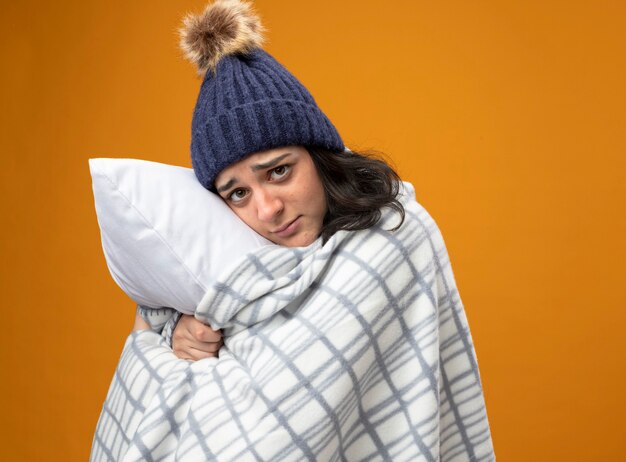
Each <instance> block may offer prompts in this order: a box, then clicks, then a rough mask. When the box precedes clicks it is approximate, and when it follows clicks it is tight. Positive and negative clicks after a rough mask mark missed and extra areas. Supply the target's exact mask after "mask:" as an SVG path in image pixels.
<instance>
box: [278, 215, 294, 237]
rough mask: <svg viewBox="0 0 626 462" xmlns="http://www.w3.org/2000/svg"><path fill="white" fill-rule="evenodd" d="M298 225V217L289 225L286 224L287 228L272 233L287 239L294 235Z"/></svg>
mask: <svg viewBox="0 0 626 462" xmlns="http://www.w3.org/2000/svg"><path fill="white" fill-rule="evenodd" d="M299 224H300V217H298V218H296V219H295V220H293V221H292V222H291V223H289V224H287V226H284V227H282V228H279V229H278V230H276V231H274V234H276V235H277V236H280V237H289V236H291V235H292V234H294V233H295V232H296V231H298V226H299Z"/></svg>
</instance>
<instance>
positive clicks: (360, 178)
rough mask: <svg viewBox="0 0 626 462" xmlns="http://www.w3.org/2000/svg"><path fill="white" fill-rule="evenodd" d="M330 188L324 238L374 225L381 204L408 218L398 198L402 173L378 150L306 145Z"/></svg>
mask: <svg viewBox="0 0 626 462" xmlns="http://www.w3.org/2000/svg"><path fill="white" fill-rule="evenodd" d="M305 148H306V150H307V151H308V152H309V154H310V155H311V158H312V159H313V163H314V164H315V167H316V169H317V172H318V174H319V176H320V178H321V180H322V184H323V185H324V191H326V202H327V204H328V212H327V213H326V217H325V218H324V225H323V227H322V241H323V242H326V241H327V240H328V239H329V238H330V236H332V235H333V234H335V233H336V232H337V231H339V230H341V229H345V230H352V231H354V230H358V229H367V228H370V227H372V226H374V225H375V224H376V223H378V221H379V220H380V217H381V208H383V207H389V208H391V209H392V210H395V211H396V212H398V213H399V214H400V218H401V219H400V222H399V223H398V225H397V226H396V227H394V228H392V229H391V230H390V231H395V230H396V229H398V228H399V227H400V225H402V223H403V222H404V207H403V206H402V204H401V203H400V201H399V200H398V199H397V196H398V191H399V188H400V185H399V182H400V177H399V176H398V174H397V173H396V172H395V170H394V169H393V168H391V167H390V166H389V165H388V164H387V163H386V162H385V161H384V160H383V159H382V156H381V155H380V153H378V152H374V151H368V152H353V151H343V152H335V151H331V150H328V149H325V148H321V147H317V146H305Z"/></svg>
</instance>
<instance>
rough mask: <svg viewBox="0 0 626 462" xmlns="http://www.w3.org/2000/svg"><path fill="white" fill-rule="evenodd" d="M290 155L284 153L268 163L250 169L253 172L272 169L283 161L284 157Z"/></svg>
mask: <svg viewBox="0 0 626 462" xmlns="http://www.w3.org/2000/svg"><path fill="white" fill-rule="evenodd" d="M290 155H291V153H290V152H286V153H285V154H282V155H280V156H278V157H276V158H274V159H272V160H270V161H267V162H265V163H263V164H255V165H253V166H252V167H250V168H251V169H252V171H253V172H257V171H259V170H263V169H266V168H270V167H274V166H275V165H277V164H278V163H279V162H280V161H281V160H283V159H284V158H285V157H288V156H290Z"/></svg>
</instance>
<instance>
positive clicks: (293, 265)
mask: <svg viewBox="0 0 626 462" xmlns="http://www.w3.org/2000/svg"><path fill="white" fill-rule="evenodd" d="M414 194H415V193H414V191H413V188H412V186H410V185H409V184H405V186H404V191H403V196H402V202H403V205H404V207H405V209H406V219H405V222H404V224H403V225H402V227H401V228H400V229H399V230H397V231H394V232H390V231H386V230H388V229H390V228H391V227H393V226H394V225H395V224H396V223H397V219H398V215H397V213H395V212H392V211H390V210H384V211H383V218H382V220H381V221H380V223H379V224H378V225H377V226H374V227H372V228H370V229H367V230H363V231H356V232H347V231H340V232H338V233H336V234H335V235H334V236H333V237H331V238H330V239H329V241H328V242H327V243H326V244H325V245H324V246H321V243H320V240H318V241H316V243H314V244H312V245H311V246H309V247H306V248H285V247H279V246H268V247H263V248H261V249H259V250H258V251H255V252H253V253H252V254H249V255H247V256H246V258H245V259H244V260H242V261H239V262H238V263H237V265H234V266H233V267H231V268H230V269H229V270H226V271H225V272H224V274H223V276H222V277H221V278H220V279H219V280H218V281H216V283H215V284H214V285H213V286H212V287H211V288H210V290H209V291H208V292H207V293H206V295H205V296H204V298H203V300H202V302H201V303H200V305H199V306H198V309H197V312H196V317H197V318H199V319H201V320H203V321H205V322H207V323H209V324H210V325H211V326H212V327H213V328H215V329H217V328H221V329H223V332H224V335H225V346H224V347H223V348H222V349H221V350H220V355H219V359H217V358H208V359H203V360H200V361H196V362H190V361H185V360H181V359H178V358H176V356H174V354H173V353H172V350H171V348H170V346H169V345H168V342H167V341H166V340H165V338H164V337H163V336H162V335H159V334H157V333H155V332H153V331H148V330H146V331H139V332H134V333H132V334H131V335H130V336H129V337H128V339H127V341H126V344H125V346H124V350H123V352H122V356H121V359H120V361H119V364H118V367H117V370H116V372H115V376H114V378H113V382H112V383H111V386H110V389H109V393H108V396H107V398H106V401H105V403H104V406H103V409H102V413H101V416H100V419H99V421H98V425H97V428H96V432H95V436H94V440H93V445H92V452H91V460H92V461H119V460H123V461H170V460H172V461H173V460H184V461H205V460H206V461H209V460H217V461H248V460H250V461H302V460H311V461H313V460H314V461H368V460H371V461H375V460H385V461H492V460H495V456H494V453H493V447H492V442H491V434H490V430H489V423H488V420H487V414H486V410H485V403H484V399H483V393H482V388H481V382H480V376H479V371H478V365H477V362H476V356H475V352H474V348H473V344H472V339H471V336H470V332H469V328H468V324H467V319H466V316H465V312H464V309H463V304H462V302H461V299H460V297H459V293H458V291H457V288H456V284H455V280H454V276H453V272H452V268H451V266H450V260H449V258H448V254H447V251H446V247H445V244H444V241H443V238H442V236H441V233H440V232H439V229H438V227H437V225H436V224H435V222H434V220H433V219H432V218H431V216H430V215H429V214H428V212H427V211H426V210H425V209H424V208H423V207H422V206H421V205H419V204H418V203H417V202H416V201H415V196H414Z"/></svg>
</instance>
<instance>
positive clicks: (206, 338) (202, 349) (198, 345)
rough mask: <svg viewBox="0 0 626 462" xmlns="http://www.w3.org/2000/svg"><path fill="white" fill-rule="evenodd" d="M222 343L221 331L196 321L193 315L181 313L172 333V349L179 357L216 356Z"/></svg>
mask: <svg viewBox="0 0 626 462" xmlns="http://www.w3.org/2000/svg"><path fill="white" fill-rule="evenodd" d="M222 345H224V342H223V341H222V332H221V331H219V330H217V331H216V330H213V329H211V327H209V326H207V325H206V324H203V323H202V322H200V321H198V320H197V319H196V318H194V317H193V316H190V315H188V314H183V315H182V316H181V317H180V319H179V320H178V323H177V324H176V328H175V329H174V332H173V334H172V350H173V351H174V354H175V355H176V356H178V357H179V358H181V359H191V360H193V361H197V360H198V359H204V358H211V357H216V356H217V355H218V351H219V349H220V348H221V347H222Z"/></svg>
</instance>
